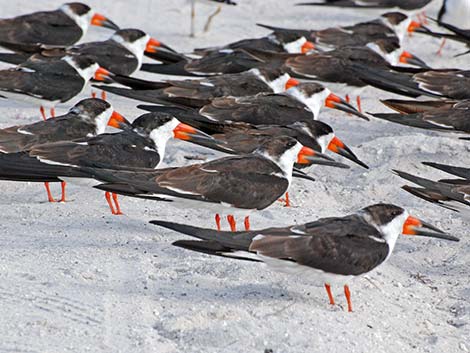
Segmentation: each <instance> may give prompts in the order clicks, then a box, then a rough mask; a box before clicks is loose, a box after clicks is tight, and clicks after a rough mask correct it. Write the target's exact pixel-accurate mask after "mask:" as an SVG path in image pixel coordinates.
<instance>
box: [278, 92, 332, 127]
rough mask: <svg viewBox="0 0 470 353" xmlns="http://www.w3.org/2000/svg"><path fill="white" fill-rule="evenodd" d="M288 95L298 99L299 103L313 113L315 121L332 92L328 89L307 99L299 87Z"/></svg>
mask: <svg viewBox="0 0 470 353" xmlns="http://www.w3.org/2000/svg"><path fill="white" fill-rule="evenodd" d="M286 93H287V94H288V95H290V96H291V97H293V98H295V99H297V100H298V101H299V102H302V103H303V104H305V105H306V106H307V107H308V109H310V111H311V112H312V113H313V120H317V119H318V116H319V115H320V110H321V108H322V107H323V106H324V105H325V99H326V98H327V97H328V96H329V95H330V93H331V91H330V90H329V89H328V88H325V89H323V90H322V91H321V92H318V93H315V94H314V95H313V96H311V97H307V96H306V95H305V94H304V93H303V92H302V91H300V90H299V89H297V87H292V88H290V89H288V90H287V91H286Z"/></svg>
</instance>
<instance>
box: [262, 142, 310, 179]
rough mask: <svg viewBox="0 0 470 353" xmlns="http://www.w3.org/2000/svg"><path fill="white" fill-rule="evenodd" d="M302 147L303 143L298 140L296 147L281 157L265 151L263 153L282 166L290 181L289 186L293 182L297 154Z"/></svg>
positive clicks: (284, 174) (285, 175)
mask: <svg viewBox="0 0 470 353" xmlns="http://www.w3.org/2000/svg"><path fill="white" fill-rule="evenodd" d="M301 149H302V145H301V144H300V143H299V142H297V143H296V144H295V146H294V147H292V148H291V149H288V150H287V151H285V152H284V153H283V154H282V155H281V156H280V157H277V156H271V155H270V154H268V153H266V152H264V153H262V155H263V156H264V157H266V158H267V159H269V160H271V161H273V162H274V163H276V164H277V165H278V167H279V168H281V170H282V173H283V176H284V177H285V178H286V179H287V181H288V182H289V186H290V184H291V182H292V170H293V169H294V163H295V162H296V161H297V155H298V154H299V152H300V150H301Z"/></svg>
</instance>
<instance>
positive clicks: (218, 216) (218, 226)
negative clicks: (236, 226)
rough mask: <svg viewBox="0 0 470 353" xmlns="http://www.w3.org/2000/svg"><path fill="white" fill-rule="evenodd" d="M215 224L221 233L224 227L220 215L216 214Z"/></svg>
mask: <svg viewBox="0 0 470 353" xmlns="http://www.w3.org/2000/svg"><path fill="white" fill-rule="evenodd" d="M215 224H216V225H217V230H218V231H219V232H220V231H221V230H222V226H221V225H220V214H218V213H216V214H215Z"/></svg>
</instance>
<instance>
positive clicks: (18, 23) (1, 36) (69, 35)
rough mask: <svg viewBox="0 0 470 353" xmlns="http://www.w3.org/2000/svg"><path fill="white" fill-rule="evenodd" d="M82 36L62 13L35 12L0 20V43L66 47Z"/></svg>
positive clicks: (73, 23)
mask: <svg viewBox="0 0 470 353" xmlns="http://www.w3.org/2000/svg"><path fill="white" fill-rule="evenodd" d="M82 35H83V33H82V30H81V29H80V27H79V26H77V24H76V23H75V22H74V21H73V20H72V19H71V18H70V17H68V16H67V15H65V14H64V13H63V12H62V11H50V12H36V13H33V14H29V15H24V16H19V17H15V18H12V19H5V20H0V42H9V43H23V44H36V43H40V44H47V45H59V46H67V45H72V44H74V43H76V42H77V41H78V40H79V39H80V38H81V36H82Z"/></svg>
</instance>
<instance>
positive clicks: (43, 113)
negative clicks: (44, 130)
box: [39, 105, 47, 120]
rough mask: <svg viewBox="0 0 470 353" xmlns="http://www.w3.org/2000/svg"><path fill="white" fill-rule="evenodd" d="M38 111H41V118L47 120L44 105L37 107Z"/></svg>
mask: <svg viewBox="0 0 470 353" xmlns="http://www.w3.org/2000/svg"><path fill="white" fill-rule="evenodd" d="M39 111H40V112H41V115H42V118H43V119H44V120H47V116H46V111H45V110H44V107H43V106H42V105H41V107H39Z"/></svg>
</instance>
